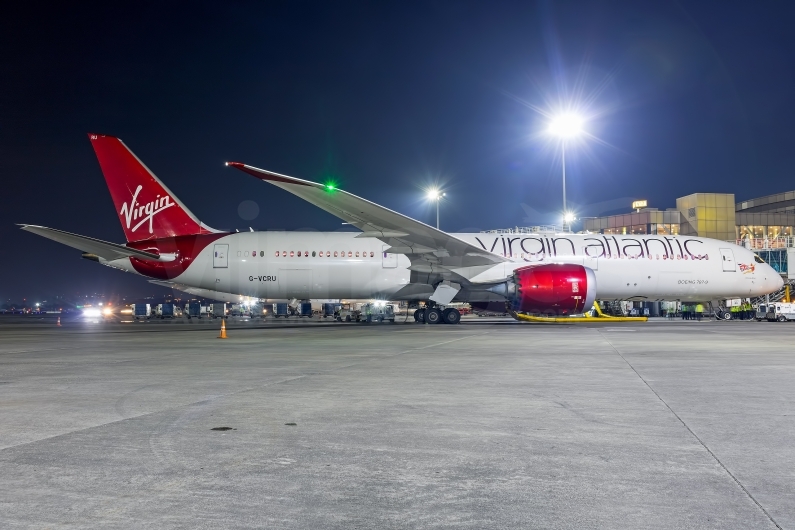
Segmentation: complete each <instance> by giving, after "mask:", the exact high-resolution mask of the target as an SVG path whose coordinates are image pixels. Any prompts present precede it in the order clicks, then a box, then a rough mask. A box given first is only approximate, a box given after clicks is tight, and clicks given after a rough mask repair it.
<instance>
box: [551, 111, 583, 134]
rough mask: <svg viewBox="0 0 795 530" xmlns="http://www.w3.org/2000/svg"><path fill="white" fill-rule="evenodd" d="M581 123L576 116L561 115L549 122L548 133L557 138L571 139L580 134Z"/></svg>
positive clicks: (571, 114) (570, 114) (581, 120)
mask: <svg viewBox="0 0 795 530" xmlns="http://www.w3.org/2000/svg"><path fill="white" fill-rule="evenodd" d="M583 122H584V120H583V119H582V117H580V116H578V115H577V114H573V113H567V114H561V115H559V116H556V117H555V118H554V119H553V120H552V121H551V122H550V124H549V129H548V132H549V134H551V135H553V136H557V137H559V138H573V137H574V136H577V135H578V134H580V133H581V132H582V126H583Z"/></svg>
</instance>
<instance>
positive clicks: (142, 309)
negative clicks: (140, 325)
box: [132, 304, 152, 320]
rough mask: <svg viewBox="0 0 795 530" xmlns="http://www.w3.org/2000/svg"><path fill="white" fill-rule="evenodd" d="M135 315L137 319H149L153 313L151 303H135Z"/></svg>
mask: <svg viewBox="0 0 795 530" xmlns="http://www.w3.org/2000/svg"><path fill="white" fill-rule="evenodd" d="M132 310H133V317H134V318H135V320H139V319H145V320H149V317H150V315H151V311H152V308H151V306H150V305H149V304H133V305H132Z"/></svg>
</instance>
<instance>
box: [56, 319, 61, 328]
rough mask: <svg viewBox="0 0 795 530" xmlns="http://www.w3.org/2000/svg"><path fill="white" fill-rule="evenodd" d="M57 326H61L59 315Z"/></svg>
mask: <svg viewBox="0 0 795 530" xmlns="http://www.w3.org/2000/svg"><path fill="white" fill-rule="evenodd" d="M56 326H58V327H61V317H58V323H57V324H56Z"/></svg>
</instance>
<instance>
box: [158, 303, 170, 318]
mask: <svg viewBox="0 0 795 530" xmlns="http://www.w3.org/2000/svg"><path fill="white" fill-rule="evenodd" d="M155 316H158V317H160V320H163V319H165V318H174V304H173V303H172V302H163V303H162V304H157V306H156V307H155Z"/></svg>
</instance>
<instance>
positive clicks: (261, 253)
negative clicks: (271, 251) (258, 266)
mask: <svg viewBox="0 0 795 530" xmlns="http://www.w3.org/2000/svg"><path fill="white" fill-rule="evenodd" d="M259 257H260V258H264V257H265V251H264V250H260V251H259Z"/></svg>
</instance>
